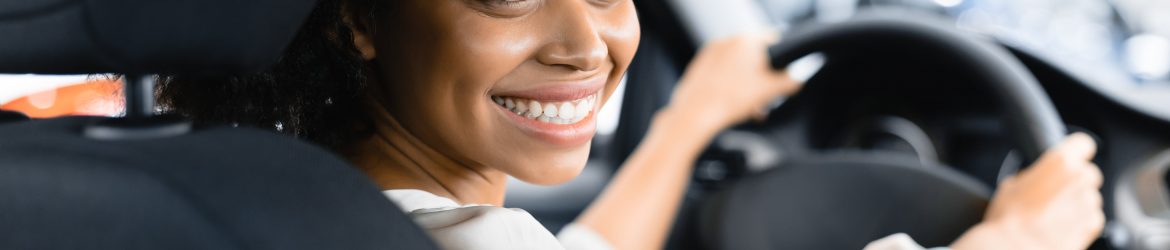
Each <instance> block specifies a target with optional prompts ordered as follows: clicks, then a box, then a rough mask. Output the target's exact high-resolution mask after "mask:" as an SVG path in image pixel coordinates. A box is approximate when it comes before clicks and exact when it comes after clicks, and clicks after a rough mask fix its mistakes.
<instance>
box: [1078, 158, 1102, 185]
mask: <svg viewBox="0 0 1170 250" xmlns="http://www.w3.org/2000/svg"><path fill="white" fill-rule="evenodd" d="M1086 165H1087V166H1085V167H1084V168H1082V170H1081V171H1083V173H1082V174H1081V175H1082V176H1083V177H1082V178H1084V180H1085V183H1086V184H1088V185H1089V186H1090V187H1093V188H1094V189H1096V188H1101V185H1102V184H1104V182H1105V175H1104V174H1102V173H1101V168H1100V167H1098V166H1097V164H1092V163H1089V164H1086Z"/></svg>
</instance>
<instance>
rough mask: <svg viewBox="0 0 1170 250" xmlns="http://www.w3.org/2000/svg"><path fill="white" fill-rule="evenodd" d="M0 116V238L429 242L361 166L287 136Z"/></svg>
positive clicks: (79, 245)
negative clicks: (1, 121) (101, 128)
mask: <svg viewBox="0 0 1170 250" xmlns="http://www.w3.org/2000/svg"><path fill="white" fill-rule="evenodd" d="M96 119H100V118H82V117H73V118H62V119H53V120H35V121H29V122H21V123H11V124H7V125H0V138H2V139H0V221H2V223H0V249H435V246H434V245H433V244H432V243H430V241H429V240H427V239H428V238H427V236H426V235H425V234H423V233H422V231H421V230H419V229H418V228H417V227H416V226H414V225H413V224H412V223H409V221H410V219H409V218H407V217H406V215H404V214H402V213H401V212H400V210H399V208H397V207H396V206H395V205H394V204H392V202H390V201H389V200H388V199H386V197H384V196H382V195H381V193H380V192H379V190H378V188H377V187H376V186H375V185H374V184H372V183H371V182H370V181H369V179H368V178H367V177H365V176H364V175H363V174H362V173H360V172H358V171H356V170H355V169H353V168H351V167H349V166H348V165H347V164H346V163H344V162H343V161H342V160H340V159H338V158H337V157H335V156H333V155H332V154H329V153H327V152H325V151H323V150H321V149H318V148H316V147H314V146H311V145H308V144H305V143H302V142H299V141H297V140H295V139H292V138H289V137H287V136H282V135H278V134H274V133H269V132H263V131H258V130H254V129H244V128H225V127H217V128H206V129H198V130H196V131H195V132H193V133H191V134H189V135H184V136H178V137H169V138H160V139H147V140H125V141H95V140H92V139H88V138H85V137H83V136H81V133H80V131H81V128H82V127H83V126H85V125H86V124H89V123H91V122H94V121H95V120H96Z"/></svg>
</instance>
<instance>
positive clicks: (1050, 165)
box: [1037, 133, 1097, 171]
mask: <svg viewBox="0 0 1170 250" xmlns="http://www.w3.org/2000/svg"><path fill="white" fill-rule="evenodd" d="M1096 151H1097V144H1096V143H1095V142H1093V138H1092V137H1089V136H1088V135H1086V134H1084V133H1073V134H1072V135H1069V136H1068V137H1065V138H1064V140H1063V141H1061V142H1060V144H1057V145H1056V146H1055V147H1052V148H1051V149H1049V150H1048V151H1047V152H1044V155H1043V156H1041V157H1040V160H1039V161H1038V162H1037V164H1038V165H1037V167H1039V168H1042V169H1052V170H1055V171H1063V170H1061V169H1067V168H1068V167H1072V166H1074V165H1075V166H1080V165H1082V164H1080V163H1081V162H1085V161H1088V160H1091V159H1092V158H1093V155H1094V154H1096Z"/></svg>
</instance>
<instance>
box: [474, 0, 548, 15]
mask: <svg viewBox="0 0 1170 250" xmlns="http://www.w3.org/2000/svg"><path fill="white" fill-rule="evenodd" d="M540 1H541V0H480V1H479V2H480V4H481V6H483V7H484V8H483V9H484V10H485V12H488V13H489V14H491V15H498V16H509V17H510V16H522V15H524V14H528V12H531V11H532V10H534V9H536V7H537V6H538V4H540Z"/></svg>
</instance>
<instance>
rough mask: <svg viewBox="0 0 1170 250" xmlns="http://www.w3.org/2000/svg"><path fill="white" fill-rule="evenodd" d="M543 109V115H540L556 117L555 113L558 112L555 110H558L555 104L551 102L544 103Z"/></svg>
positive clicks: (557, 113)
mask: <svg viewBox="0 0 1170 250" xmlns="http://www.w3.org/2000/svg"><path fill="white" fill-rule="evenodd" d="M543 110H544V116H542V117H548V118H553V117H557V115H559V114H560V113H559V112H557V111H558V110H557V105H556V104H552V103H549V104H545V105H544V109H543Z"/></svg>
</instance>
